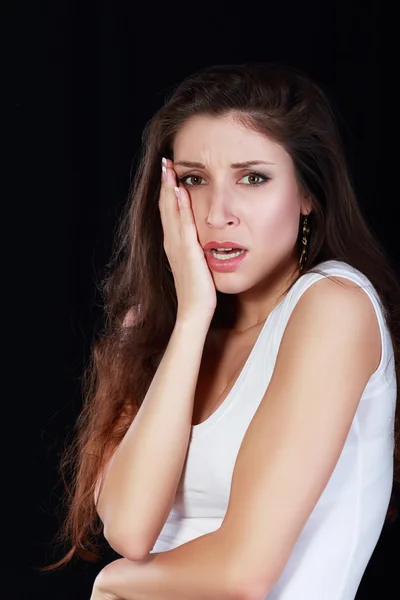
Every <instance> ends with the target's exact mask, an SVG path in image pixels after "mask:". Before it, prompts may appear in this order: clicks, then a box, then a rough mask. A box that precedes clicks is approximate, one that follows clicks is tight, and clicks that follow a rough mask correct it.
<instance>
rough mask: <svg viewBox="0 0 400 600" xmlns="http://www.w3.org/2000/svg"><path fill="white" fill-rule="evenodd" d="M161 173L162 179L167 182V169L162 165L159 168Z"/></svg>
mask: <svg viewBox="0 0 400 600" xmlns="http://www.w3.org/2000/svg"><path fill="white" fill-rule="evenodd" d="M161 171H162V178H163V179H164V181H167V169H166V168H165V167H164V165H163V166H162V168H161Z"/></svg>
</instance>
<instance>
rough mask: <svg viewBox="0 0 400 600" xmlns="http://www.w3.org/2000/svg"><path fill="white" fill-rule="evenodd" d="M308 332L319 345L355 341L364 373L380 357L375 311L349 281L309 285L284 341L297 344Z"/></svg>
mask: <svg viewBox="0 0 400 600" xmlns="http://www.w3.org/2000/svg"><path fill="white" fill-rule="evenodd" d="M307 330H309V331H310V334H311V332H314V334H319V343H320V344H323V342H324V340H326V341H327V342H328V340H329V342H330V344H333V345H334V344H335V342H337V344H338V350H339V349H340V347H339V344H340V343H341V342H342V343H343V342H345V341H347V342H351V340H354V341H355V342H356V344H357V349H358V352H359V354H360V358H361V359H362V361H363V363H364V365H365V366H366V369H367V371H369V372H370V375H372V373H373V372H374V371H375V370H376V368H377V367H378V365H379V362H380V357H381V335H380V330H379V324H378V319H377V316H376V312H375V308H374V306H373V304H372V302H371V299H370V297H369V296H368V294H367V293H366V291H365V290H364V289H363V288H362V287H360V286H359V285H358V284H357V283H355V282H354V281H352V280H351V279H347V278H345V277H337V276H330V277H329V278H328V277H324V278H323V279H319V280H318V281H316V282H314V283H313V284H311V285H310V287H309V288H308V289H307V290H306V291H305V292H304V293H303V294H302V296H301V298H300V299H299V300H298V302H297V304H296V306H295V308H294V309H293V312H292V315H291V316H290V319H289V321H288V325H287V327H286V330H285V333H284V336H283V337H284V338H285V339H290V340H291V342H293V341H295V339H297V337H298V336H299V341H300V340H301V339H304V336H307ZM282 342H283V340H282Z"/></svg>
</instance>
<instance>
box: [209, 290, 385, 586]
mask: <svg viewBox="0 0 400 600" xmlns="http://www.w3.org/2000/svg"><path fill="white" fill-rule="evenodd" d="M342 281H346V280H342ZM380 350H381V342H380V332H379V326H378V322H377V319H376V315H375V311H374V308H373V305H372V303H371V301H370V299H369V298H368V296H367V294H366V293H365V292H364V291H363V290H362V289H361V288H360V287H358V286H355V284H354V283H352V282H348V283H346V285H344V286H343V287H342V286H341V285H338V284H337V283H335V282H334V281H330V280H329V279H323V280H319V281H317V282H315V283H314V284H312V285H311V286H310V287H309V288H308V289H307V290H306V291H305V292H304V293H303V295H302V297H301V298H300V299H299V301H298V302H297V304H296V306H295V308H294V310H293V312H292V314H291V316H290V318H289V321H288V324H287V326H286V329H285V332H284V334H283V337H282V340H281V344H280V348H279V352H278V355H277V359H276V363H275V368H274V372H273V374H272V377H271V380H270V383H269V386H268V388H267V390H266V393H265V395H264V397H263V399H262V401H261V403H260V406H259V407H258V409H257V411H256V413H255V415H254V417H253V419H252V421H251V423H250V425H249V427H248V429H247V431H246V434H245V437H244V439H243V442H242V445H241V447H240V451H239V453H238V457H237V460H236V463H235V468H234V473H233V477H232V485H231V493H230V499H229V504H228V508H227V512H226V516H225V519H224V521H223V524H222V526H221V529H220V532H221V534H222V535H224V536H226V539H228V540H229V541H230V544H229V547H233V548H235V549H236V550H235V551H234V561H236V559H237V561H238V564H239V565H241V567H240V572H241V574H242V576H243V577H244V578H245V579H246V578H247V579H248V580H249V581H250V582H252V585H253V584H254V582H257V584H259V585H261V588H262V589H264V590H265V591H266V592H267V591H268V589H270V587H271V586H272V585H273V584H274V583H275V582H276V580H277V579H278V578H279V576H280V574H281V572H282V570H283V568H284V566H285V564H286V562H287V560H288V558H289V555H290V553H291V550H292V548H293V546H294V544H295V542H296V540H297V538H298V536H299V534H300V532H301V530H302V528H303V527H304V525H305V523H306V521H307V519H308V517H309V516H310V514H311V512H312V510H313V508H314V506H315V505H316V503H317V501H318V498H319V497H320V495H321V493H322V492H323V490H324V488H325V486H326V484H327V483H328V480H329V478H330V476H331V474H332V472H333V470H334V468H335V465H336V463H337V461H338V459H339V456H340V453H341V451H342V449H343V446H344V443H345V440H346V437H347V435H348V432H349V429H350V426H351V423H352V420H353V417H354V415H355V412H356V409H357V406H358V403H359V401H360V398H361V395H362V393H363V390H364V388H365V386H366V384H367V382H368V379H369V377H370V376H371V374H372V373H373V372H374V370H375V369H376V367H377V365H378V363H379V358H380Z"/></svg>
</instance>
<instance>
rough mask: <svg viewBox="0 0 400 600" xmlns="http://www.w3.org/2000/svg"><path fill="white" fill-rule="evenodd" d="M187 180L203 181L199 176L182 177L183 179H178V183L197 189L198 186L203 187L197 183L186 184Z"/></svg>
mask: <svg viewBox="0 0 400 600" xmlns="http://www.w3.org/2000/svg"><path fill="white" fill-rule="evenodd" d="M188 179H192V180H195V179H197V180H199V179H203V178H202V177H200V175H190V174H189V175H184V176H183V177H178V182H179V183H184V184H185V185H188V186H189V187H198V186H199V185H204V184H201V183H200V184H199V183H188Z"/></svg>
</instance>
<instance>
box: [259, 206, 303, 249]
mask: <svg viewBox="0 0 400 600" xmlns="http://www.w3.org/2000/svg"><path fill="white" fill-rule="evenodd" d="M261 214H262V217H261V218H257V219H253V220H252V222H253V227H252V229H253V232H254V235H255V236H256V237H257V239H258V240H261V241H262V240H264V243H265V244H266V246H268V247H269V248H271V246H275V247H276V248H287V247H289V246H293V244H294V243H295V242H296V239H297V235H298V228H299V220H300V208H299V207H298V205H297V203H296V202H293V201H292V202H287V203H284V202H280V203H276V204H275V205H272V204H271V205H270V206H269V207H268V210H267V211H266V210H265V208H264V211H263V212H261V211H260V212H259V213H258V215H261Z"/></svg>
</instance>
